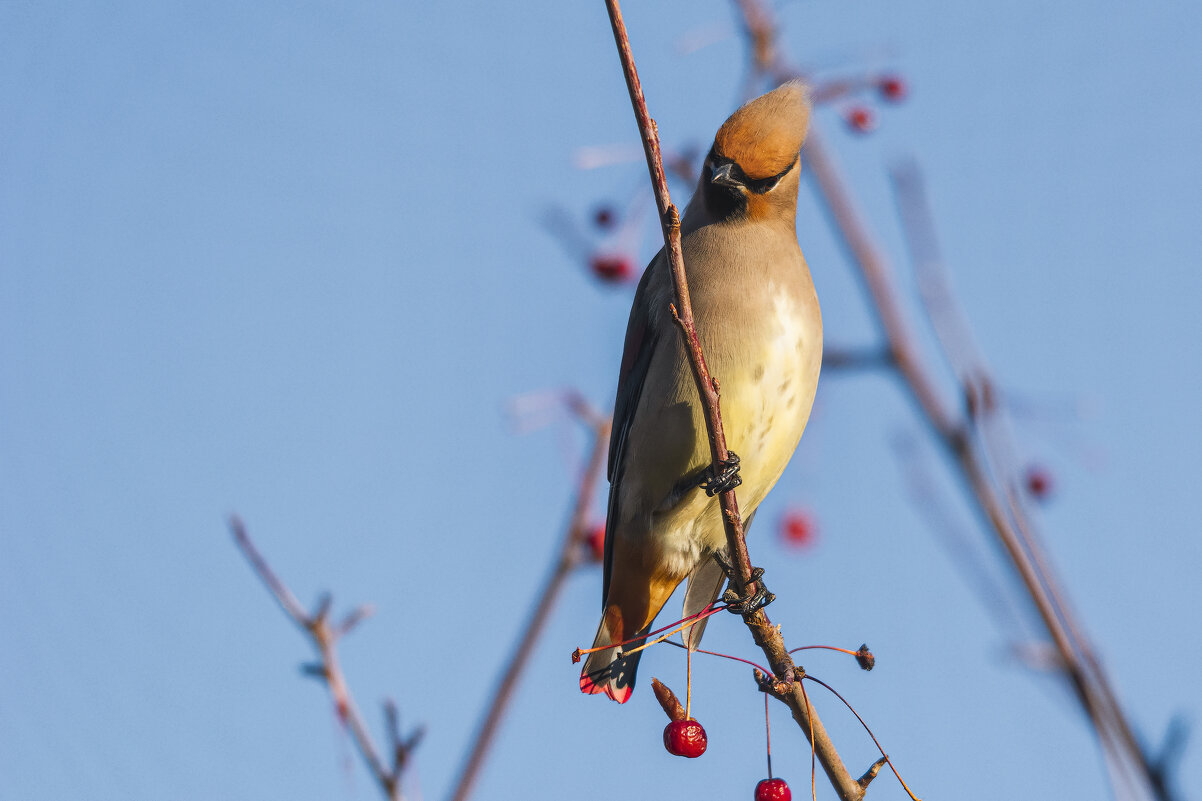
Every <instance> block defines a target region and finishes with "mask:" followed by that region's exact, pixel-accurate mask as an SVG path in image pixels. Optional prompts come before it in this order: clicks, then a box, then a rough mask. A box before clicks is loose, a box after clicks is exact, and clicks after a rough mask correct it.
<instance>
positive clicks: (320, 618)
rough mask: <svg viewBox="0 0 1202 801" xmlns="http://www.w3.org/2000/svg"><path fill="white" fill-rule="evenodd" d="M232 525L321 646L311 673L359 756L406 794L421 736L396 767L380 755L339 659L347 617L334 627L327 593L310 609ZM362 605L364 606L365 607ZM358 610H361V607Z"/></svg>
mask: <svg viewBox="0 0 1202 801" xmlns="http://www.w3.org/2000/svg"><path fill="white" fill-rule="evenodd" d="M230 530H231V532H232V533H233V535H234V542H235V543H236V544H237V546H238V549H239V550H240V551H242V555H243V556H245V557H246V561H247V562H249V563H250V566H251V568H252V569H253V570H254V571H255V574H256V575H257V576H258V577H259V580H260V581H262V582H263V584H264V586H266V587H267V589H268V590H269V591H270V592H271V594H272V596H273V597H274V598H275V599H276V601H277V602H278V603H279V605H280V608H281V609H283V610H284V613H285V614H286V615H288V617H289V618H291V620H292V622H293V623H295V624H296V625H297V627H298V628H299V629H300V630H301V631H303V632H304V633H305V634H306V635H307V636H308V637H309V640H310V642H311V643H312V645H313V647H314V648H315V649H316V650H317V654H318V658H319V662H318V663H317V664H316V665H313V666H308V667H307V668H306V673H309V674H310V675H313V676H315V677H317V678H320V679H322V681H324V682H325V685H326V688H327V689H328V690H329V691H330V697H331V698H332V699H333V701H334V710H335V713H336V714H337V715H338V719H339V721H341V722H342V724H343V725H345V726H346V727H347V729H348V730H349V731H350V733H351V740H352V741H353V742H354V743H355V747H356V748H358V750H359V754H360V756H362V757H363V761H364V762H365V763H366V764H367V769H368V770H369V771H370V772H371V774H372V777H373V778H374V779H375V780H376V783H377V784H379V786H380V789H381V791H383V793H384V795H385V797H386V798H388V799H390V801H402V799H403V795H402V794H401V769H402V767H403V766H404V763H405V761H406V759H407V757H408V753H409V751H410V750H412V747H414V746H416V743H417V738H418V737H419V736H420V734H419V735H415V736H414V737H413V738H411V739H410V741H409V747H408V748H405V749H404V750H402V748H401V747H399V746H395V747H394V749H393V751H394V753H393V758H392V759H391V760H389V761H390V762H391V763H392V767H391V768H389V767H386V766H385V764H384V761H383V760H382V759H381V758H380V752H379V750H378V749H377V748H376V744H375V741H374V740H373V739H372V736H371V732H370V731H368V728H367V724H366V723H365V722H364V720H363V715H362V714H361V713H360V712H359V707H358V705H356V704H355V699H354V696H353V695H352V694H351V690H350V687H349V686H348V685H347V683H346V677H345V675H344V674H343V672H342V668H341V666H340V665H339V663H338V653H337V650H336V649H335V644H336V643H337V641H338V637H339V635H340V634H341V633H343V632H344V631H345V630H346V628H345V627H346V623H345V622H344V623H343V626H341V627H334V626H331V625H330V622H329V610H330V603H331V601H330V597H329V596H328V595H326V596H323V597H322V598H321V599H320V600H319V601H318V604H317V607H316V609H315V610H314V612H313V613H312V614H309V613H307V612H305V610H304V607H302V606H301V605H300V602H299V601H298V600H297V599H296V596H294V595H293V594H292V591H291V590H289V589H288V587H287V586H286V585H285V584H284V582H283V581H281V580H280V578H279V577H278V576H276V574H275V571H273V570H272V569H271V567H270V565H268V564H267V560H266V559H264V558H263V555H262V554H261V553H259V550H258V549H257V548H256V547H255V545H254V543H253V542H251V539H250V535H249V534H247V532H246V526H245V525H244V524H243V523H242V520H241V519H240V518H238V517H232V518H230ZM362 609H363V607H360V610H362ZM360 610H356V612H360ZM356 612H352V613H351V615H350V616H349V617H348V620H349V621H352V622H351V625H352V626H353V625H354V621H356V620H358V619H362V617H363V614H362V613H360V614H356ZM390 703H391V702H388V703H386V705H385V718H386V720H393V721H395V708H394V709H393V712H392V713H390V712H389V711H388V710H389V704H390Z"/></svg>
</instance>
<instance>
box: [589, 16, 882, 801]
mask: <svg viewBox="0 0 1202 801" xmlns="http://www.w3.org/2000/svg"><path fill="white" fill-rule="evenodd" d="M606 7H607V9H608V10H609V19H610V24H611V26H612V28H613V32H614V42H615V44H616V45H617V48H618V56H619V58H620V59H621V62H622V71H623V74H624V75H625V77H626V88H627V89H628V91H629V93H630V101H631V105H632V106H633V108H634V114H635V118H636V120H637V121H638V127H639V133H640V135H641V137H642V140H643V150H644V152H645V153H646V156H647V169H648V171H649V172H650V174H651V183H652V185H653V186H654V189H655V202H656V205H657V207H658V209H659V214H660V225H661V227H662V229H663V235H664V253H665V254H666V256H667V258H668V264H669V266H670V268H671V272H672V281H673V285H674V288H675V291H676V305H675V306H674V308H673V313H674V316H675V317H676V320H677V322H678V324H679V325H680V327H681V330H682V332H683V335H684V337H685V345H686V347H685V350H686V352H687V353H688V355H689V364H690V367H691V368H692V371H693V379H694V381H695V382H696V384H697V394H698V396H699V397H700V399H701V403H702V406H703V408H704V413H705V414H704V416H705V424H706V431H707V433H708V434H709V441H710V455H711V458H712V460H713V462H714V463H715V464H719V463H722V462H725V461H726V459H727V453H728V452H727V449H726V438H725V434H724V432H723V429H722V415H721V410H720V408H719V394H718V393H719V387H718V382H717V381H716V380H715V379H714V378H712V377H711V376H710V374H709V368H708V367H707V366H706V363H705V355H704V354H703V353H702V351H701V343H700V340H699V339H698V337H697V331H696V328H695V326H694V323H693V311H692V304H691V303H690V300H689V288H688V282H687V280H686V278H685V272H684V256H683V254H682V253H681V245H680V215H679V213H678V212H677V210H676V207H675V206H674V205H673V204H672V201H671V197H670V195H669V193H668V183H667V178H666V177H665V175H664V167H663V161H662V157H661V155H660V146H659V133H658V131H657V129H656V125H655V121H654V120H652V119H651V115H650V113H649V112H648V111H647V101H646V99H645V98H644V97H643V89H642V85H641V84H640V82H639V76H638V71H637V70H636V68H635V64H634V56H633V54H632V53H631V50H630V40H629V38H628V37H627V35H626V25H625V23H624V22H623V20H622V12H621V9H620V8H619V5H618V0H606ZM719 504H720V506H721V508H722V520H723V524H724V526H725V529H726V540H727V547H728V551H729V554H730V558H731V561H732V563H733V565H734V576H733V577H732V579H731V584H733V585H735V589H736V591H738V592H739V593H740V594H741V595H743V596H746V595H747V594H748V593H750V592H753V591H754V588H755V582H754V581H752V578H751V560H750V557H749V556H748V554H747V544H746V541H745V539H744V535H743V520H742V517H741V515H740V514H739V507H738V501H737V499H736V498H735V493H734V492H733V491H729V490H728V491H726V492H722V493H719ZM743 620H744V622H746V624H747V626H748V628H749V629H750V630H751V633H752V637H753V639H754V640H755V642H756V644H757V645H758V646H760V648H761V649H763V651H764V654H765V656H767V657H768V660H769V664H771V666H772V669H773V672H774V673H775V679H774V680H773V682H772V686H773V688H774V690H775V692H774V695H776V696H777V697H778V698H780V699H781V700H783V701H785V702H786V703H787V704H788V705H789V706H790V708H791V709H792V711H793V715H794V718H795V719H796V720H797V722H798V724H799V725H800V727H801V729H802V731H803V732H805V733H806V735H807V736H808V737H809V738H810V741H811V743H812V744H813V746H814V749H815V752H816V753H817V756H818V759H819V760H820V761H821V762H822V767H823V769H824V770H825V771H826V774H827V777H828V778H829V779H830V781H831V784H832V785H833V786H834V788H835V791H836V792H837V793H838V794H839V797H840V798H841V799H844V801H859V799H861V798H863V796H864V788H863V787H861V786H860V785H859V784H858V783H857V782H856V780H855V779H853V778H852V777H851V775H850V774H849V773H848V772H847V768H846V767H845V766H844V764H843V760H842V759H841V758H840V756H839V754H838V752H837V751H836V750H835V747H834V744H833V743H832V742H831V740H830V737H829V736H827V734H826V730H825V728H824V727H823V725H822V722H821V721H820V720H819V719H818V715H817V713H816V712H814V711H813V710H812V709H811V708H810V705H809V700H808V699H807V698H806V697H805V689H804V688H803V687H802V685H801V681H800V680H799V679H800V675H801V674H800V673H799V672H798V671H797V670H796V668H795V666H794V664H793V660H792V658H791V657H790V656H789V653H788V650H787V649H786V648H785V646H784V641H783V639H782V637H781V634H780V630H779V629H778V628H777V627H775V626H773V625H772V624H771V622H770V621H769V620H768V617H767V615H765V614H764V612H763V610H757V611H755V612H753V613H751V614H747V615H744V616H743Z"/></svg>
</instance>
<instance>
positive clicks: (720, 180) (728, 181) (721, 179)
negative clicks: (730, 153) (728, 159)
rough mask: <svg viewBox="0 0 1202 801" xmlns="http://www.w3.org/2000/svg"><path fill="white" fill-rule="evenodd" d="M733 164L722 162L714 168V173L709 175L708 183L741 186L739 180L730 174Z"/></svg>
mask: <svg viewBox="0 0 1202 801" xmlns="http://www.w3.org/2000/svg"><path fill="white" fill-rule="evenodd" d="M733 167H734V165H733V164H723V165H721V166H719V167H715V168H714V174H713V176H711V177H710V183H714V184H718V186H732V187H733V186H742V185H743V184H741V183H739V180H738V179H737V178H735V177H734V176H733V175H731V174H730V171H731V169H733Z"/></svg>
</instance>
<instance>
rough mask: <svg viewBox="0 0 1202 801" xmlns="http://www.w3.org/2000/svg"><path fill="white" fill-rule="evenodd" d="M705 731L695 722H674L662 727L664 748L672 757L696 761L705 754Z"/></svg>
mask: <svg viewBox="0 0 1202 801" xmlns="http://www.w3.org/2000/svg"><path fill="white" fill-rule="evenodd" d="M706 742H707V741H706V739H705V729H703V728H702V727H701V724H700V723H698V722H697V721H695V720H674V721H672V722H671V723H669V724H668V725H667V726H665V727H664V748H667V749H668V753H669V754H672V755H673V756H682V757H688V758H689V759H696V758H697V757H699V756H701V755H702V754H704V753H705V746H706Z"/></svg>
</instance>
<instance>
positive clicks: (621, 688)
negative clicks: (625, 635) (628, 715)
mask: <svg viewBox="0 0 1202 801" xmlns="http://www.w3.org/2000/svg"><path fill="white" fill-rule="evenodd" d="M611 609H612V607H611ZM621 620H622V619H621V616H620V615H614V614H610V610H609V609H607V610H606V614H604V615H602V616H601V625H600V626H598V627H597V636H596V638H595V639H594V640H593V647H594V648H601V647H602V646H604V645H609V644H611V643H617V642H620V641H621V640H622V624H621ZM614 623H616V624H617V625H613V624H614ZM611 628H612V629H613V630H612V631H611ZM650 630H651V625H650V624H647V625H646V626H644V627H643V629H642V630H641V631H639V632H638V633H637V634H636V635H635V636H636V637H638V639H637V640H634V641H632V642H628V643H626V644H625V645H622V646H618V645H612V646H611V647H609V648H602V650H600V651H594V652H593V653H591V654H589V656H588V659H587V660H586V661H585V663H584V670H583V671H581V673H580V692H582V693H588V694H589V695H596V694H598V693H605V694H606V695H608V696H609V697H610V698H612V699H613V700H615V701H617V702H618V703H619V704H624V703H626V702H627V701H629V700H630V694H631V693H632V692H634V674H635V671H637V670H638V666H639V657H641V656H642V655H643V652H642V651H637V652H636V653H633V654H630V655H629V656H620V654H621V653H622V651H623V650H627V651H628V650H630V649H631V648H637V647H638V646H640V645H642V644H643V641H644V639H645V636H646V634H647V632H648V631H650Z"/></svg>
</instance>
